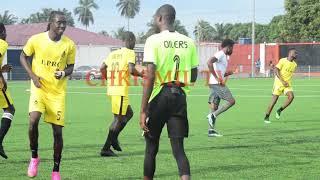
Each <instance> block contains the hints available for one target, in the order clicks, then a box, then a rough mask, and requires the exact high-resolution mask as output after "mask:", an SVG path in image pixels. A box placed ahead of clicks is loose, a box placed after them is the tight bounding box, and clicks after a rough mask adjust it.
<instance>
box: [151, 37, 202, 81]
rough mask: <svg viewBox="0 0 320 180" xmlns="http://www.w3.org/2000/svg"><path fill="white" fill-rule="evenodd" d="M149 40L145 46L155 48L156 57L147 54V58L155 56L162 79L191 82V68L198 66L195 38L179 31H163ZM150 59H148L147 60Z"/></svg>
mask: <svg viewBox="0 0 320 180" xmlns="http://www.w3.org/2000/svg"><path fill="white" fill-rule="evenodd" d="M147 41H149V43H148V44H147V43H146V47H145V48H146V49H147V48H153V52H154V57H148V55H147V56H145V58H150V59H151V58H153V60H154V63H155V64H156V67H157V73H159V75H160V77H161V78H162V79H161V80H162V81H163V82H169V81H180V82H183V83H189V81H190V77H191V69H192V68H194V67H195V66H197V54H196V47H195V44H194V42H193V40H192V39H191V38H189V37H187V36H185V35H183V34H180V33H178V32H169V31H163V32H161V33H159V34H155V35H153V36H151V37H150V38H148V40H147ZM147 46H150V47H147ZM145 52H146V51H145ZM149 52H150V51H149ZM151 52H152V51H151ZM150 59H149V60H150ZM149 60H148V59H146V61H149ZM177 73H178V74H177ZM166 77H168V78H166ZM158 80H160V79H158ZM163 82H162V83H163ZM158 83H161V82H158Z"/></svg>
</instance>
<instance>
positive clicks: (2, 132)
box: [0, 118, 11, 144]
mask: <svg viewBox="0 0 320 180" xmlns="http://www.w3.org/2000/svg"><path fill="white" fill-rule="evenodd" d="M10 126H11V120H10V119H8V118H2V119H1V128H0V144H2V141H3V139H4V137H5V136H6V134H7V132H8V130H9V128H10Z"/></svg>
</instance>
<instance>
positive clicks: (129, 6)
mask: <svg viewBox="0 0 320 180" xmlns="http://www.w3.org/2000/svg"><path fill="white" fill-rule="evenodd" d="M116 6H117V7H118V8H119V12H120V14H121V16H124V17H125V18H127V20H128V31H129V19H133V18H134V17H135V16H136V14H137V13H138V12H139V11H140V0H119V2H118V3H117V4H116Z"/></svg>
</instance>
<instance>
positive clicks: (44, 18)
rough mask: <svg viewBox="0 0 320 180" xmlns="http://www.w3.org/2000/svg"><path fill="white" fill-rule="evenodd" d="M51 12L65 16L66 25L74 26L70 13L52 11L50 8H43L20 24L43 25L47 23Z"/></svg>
mask: <svg viewBox="0 0 320 180" xmlns="http://www.w3.org/2000/svg"><path fill="white" fill-rule="evenodd" d="M52 11H61V12H63V13H64V14H65V16H66V20H67V25H69V26H74V20H73V17H72V13H71V12H70V11H68V10H67V9H65V8H63V9H60V8H59V9H57V10H54V9H52V8H43V9H42V10H41V11H40V12H37V13H33V14H30V16H29V17H27V18H24V19H22V20H21V23H22V24H30V23H44V22H48V21H49V17H50V14H51V12H52Z"/></svg>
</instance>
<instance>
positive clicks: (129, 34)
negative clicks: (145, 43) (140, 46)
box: [123, 31, 136, 41]
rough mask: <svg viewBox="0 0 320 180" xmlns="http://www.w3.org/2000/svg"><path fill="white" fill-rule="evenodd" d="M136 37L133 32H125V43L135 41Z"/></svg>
mask: <svg viewBox="0 0 320 180" xmlns="http://www.w3.org/2000/svg"><path fill="white" fill-rule="evenodd" d="M135 39H136V36H135V35H134V34H133V32H131V31H126V32H124V39H123V40H124V41H132V40H135Z"/></svg>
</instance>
